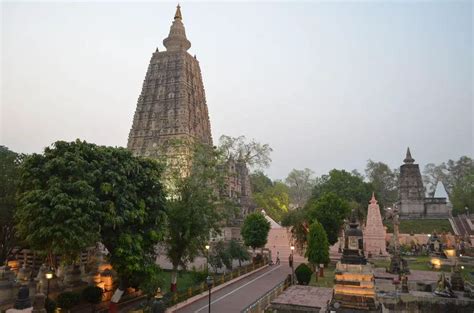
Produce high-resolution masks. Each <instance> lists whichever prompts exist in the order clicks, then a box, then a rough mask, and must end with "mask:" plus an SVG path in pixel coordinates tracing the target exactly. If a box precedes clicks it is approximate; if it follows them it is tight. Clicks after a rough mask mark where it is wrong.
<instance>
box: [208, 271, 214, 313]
mask: <svg viewBox="0 0 474 313" xmlns="http://www.w3.org/2000/svg"><path fill="white" fill-rule="evenodd" d="M206 283H207V288H208V289H209V311H208V312H209V313H211V289H212V285H213V284H214V279H213V278H212V276H211V275H208V276H207V278H206Z"/></svg>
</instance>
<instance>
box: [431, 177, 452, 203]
mask: <svg viewBox="0 0 474 313" xmlns="http://www.w3.org/2000/svg"><path fill="white" fill-rule="evenodd" d="M434 198H446V200H447V201H448V202H449V195H448V193H447V192H446V188H445V187H444V184H443V182H442V181H438V183H437V184H436V190H435V193H434Z"/></svg>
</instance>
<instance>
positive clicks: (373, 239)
mask: <svg viewBox="0 0 474 313" xmlns="http://www.w3.org/2000/svg"><path fill="white" fill-rule="evenodd" d="M385 235H386V232H385V227H384V226H383V223H382V216H381V214H380V207H379V205H378V204H377V200H376V199H375V195H374V193H372V199H370V204H369V207H368V209H367V222H366V223H365V228H364V250H365V252H366V253H367V255H369V254H370V255H372V256H373V257H377V256H384V257H386V256H388V253H387V249H386V244H385Z"/></svg>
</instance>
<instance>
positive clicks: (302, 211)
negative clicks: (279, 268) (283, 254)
mask: <svg viewBox="0 0 474 313" xmlns="http://www.w3.org/2000/svg"><path fill="white" fill-rule="evenodd" d="M308 221H309V217H308V209H307V207H304V208H297V209H295V210H291V211H289V212H288V213H286V214H285V215H284V216H283V219H282V221H281V225H282V226H284V227H287V228H289V230H290V232H291V237H292V238H293V242H294V244H295V248H296V250H298V251H300V252H302V251H304V249H305V246H306V239H307V234H308Z"/></svg>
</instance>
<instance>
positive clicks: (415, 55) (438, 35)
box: [0, 1, 474, 178]
mask: <svg viewBox="0 0 474 313" xmlns="http://www.w3.org/2000/svg"><path fill="white" fill-rule="evenodd" d="M181 5H182V13H183V22H184V25H185V27H186V32H187V37H188V39H189V40H190V41H191V43H192V47H191V49H190V50H189V52H190V53H191V54H196V55H197V58H198V60H199V61H200V65H201V70H202V75H203V80H204V87H205V89H206V96H207V104H208V107H209V113H210V119H211V128H212V133H213V137H214V141H215V142H217V139H218V138H219V136H220V135H222V134H227V135H231V136H238V135H241V134H243V135H246V136H247V137H249V138H255V139H256V140H257V141H260V142H262V143H268V144H270V145H271V147H273V149H274V152H273V154H272V159H273V163H272V165H271V167H270V168H269V169H267V172H268V173H269V174H270V176H271V177H273V178H284V177H285V176H286V175H287V173H288V172H289V171H290V170H291V169H292V168H305V167H308V168H311V169H313V170H314V171H315V172H316V173H317V174H319V175H320V174H324V173H326V172H327V171H329V170H330V169H332V168H345V169H348V170H352V169H354V168H356V169H359V170H361V171H362V170H363V169H364V168H365V164H366V161H367V160H368V159H373V160H377V161H384V162H386V163H388V164H389V165H390V166H392V167H397V166H399V165H400V164H401V162H402V160H403V158H404V154H405V150H406V147H407V146H410V148H411V151H412V155H413V157H414V158H415V159H416V161H417V162H419V163H420V165H421V166H424V165H425V164H426V163H428V162H435V163H438V162H442V161H446V160H448V159H450V158H451V159H457V158H459V157H460V156H461V155H471V156H472V154H473V136H474V135H473V118H474V117H473V4H472V2H471V1H416V2H408V1H406V2H405V1H403V2H402V1H370V2H369V1H368V2H304V3H303V2H275V3H271V2H241V3H237V2H235V3H215V2H186V1H182V2H181ZM175 6H176V3H175V2H159V3H156V2H144V3H135V2H110V1H109V2H75V3H51V2H47V3H46V2H44V3H42V2H33V3H26V2H20V3H18V2H2V4H1V8H2V13H1V21H2V23H1V26H2V30H1V44H2V47H1V59H2V63H1V78H2V82H1V133H0V144H2V145H6V146H8V147H9V148H10V149H12V150H14V151H17V152H25V153H30V152H41V151H42V149H43V148H44V147H45V146H48V145H50V144H51V143H52V142H54V141H56V140H59V139H62V140H74V139H75V138H81V139H84V140H87V141H90V142H94V143H97V144H101V145H113V146H126V143H127V137H128V132H129V130H130V127H131V125H132V118H133V113H134V111H135V106H136V101H137V99H138V96H139V94H140V91H141V86H142V82H143V79H144V77H145V72H146V69H147V66H148V63H149V60H150V57H151V54H152V52H153V51H154V50H155V48H156V47H159V49H160V50H163V44H162V40H163V38H165V37H166V36H167V35H168V32H169V27H170V25H171V22H172V19H173V16H174V12H175Z"/></svg>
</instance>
